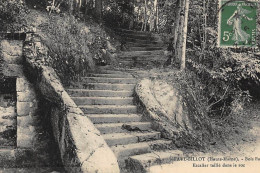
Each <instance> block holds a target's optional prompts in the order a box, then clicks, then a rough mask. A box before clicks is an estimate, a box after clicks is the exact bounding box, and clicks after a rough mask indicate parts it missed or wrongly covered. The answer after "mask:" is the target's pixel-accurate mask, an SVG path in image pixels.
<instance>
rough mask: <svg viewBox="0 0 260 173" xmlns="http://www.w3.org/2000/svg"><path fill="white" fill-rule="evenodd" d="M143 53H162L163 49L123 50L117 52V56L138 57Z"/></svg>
mask: <svg viewBox="0 0 260 173" xmlns="http://www.w3.org/2000/svg"><path fill="white" fill-rule="evenodd" d="M143 55H150V56H151V55H152V56H154V55H164V51H163V50H154V51H124V52H120V53H118V56H119V57H138V56H143Z"/></svg>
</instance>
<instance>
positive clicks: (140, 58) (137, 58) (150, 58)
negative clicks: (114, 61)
mask: <svg viewBox="0 0 260 173" xmlns="http://www.w3.org/2000/svg"><path fill="white" fill-rule="evenodd" d="M118 58H119V59H120V60H130V61H157V60H167V56H165V55H139V56H138V55H134V54H133V55H132V56H120V57H118Z"/></svg>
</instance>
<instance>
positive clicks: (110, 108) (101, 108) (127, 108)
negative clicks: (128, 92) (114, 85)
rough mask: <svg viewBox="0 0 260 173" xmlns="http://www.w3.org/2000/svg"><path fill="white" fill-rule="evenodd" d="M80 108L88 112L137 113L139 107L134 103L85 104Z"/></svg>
mask: <svg viewBox="0 0 260 173" xmlns="http://www.w3.org/2000/svg"><path fill="white" fill-rule="evenodd" d="M79 108H80V109H81V110H82V111H83V112H84V113H86V114H136V113H137V107H136V106H133V105H121V106H118V105H84V106H79Z"/></svg>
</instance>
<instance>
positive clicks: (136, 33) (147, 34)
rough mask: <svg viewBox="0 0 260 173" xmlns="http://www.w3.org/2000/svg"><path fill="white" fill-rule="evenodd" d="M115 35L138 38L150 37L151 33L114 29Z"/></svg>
mask: <svg viewBox="0 0 260 173" xmlns="http://www.w3.org/2000/svg"><path fill="white" fill-rule="evenodd" d="M114 30H115V31H116V32H117V33H122V34H123V35H126V34H128V35H138V36H146V37H148V36H152V33H151V32H145V31H134V30H128V29H122V28H115V29H114ZM154 35H156V34H154Z"/></svg>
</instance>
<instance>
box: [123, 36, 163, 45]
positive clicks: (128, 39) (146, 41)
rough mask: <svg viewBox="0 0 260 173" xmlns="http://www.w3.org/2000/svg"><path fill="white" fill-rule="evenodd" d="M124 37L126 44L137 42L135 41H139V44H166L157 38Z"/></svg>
mask: <svg viewBox="0 0 260 173" xmlns="http://www.w3.org/2000/svg"><path fill="white" fill-rule="evenodd" d="M124 39H125V40H126V44H135V43H139V44H161V45H163V44H164V43H163V42H162V41H161V40H159V39H157V40H155V39H154V38H150V39H140V38H131V37H125V38H124Z"/></svg>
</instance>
